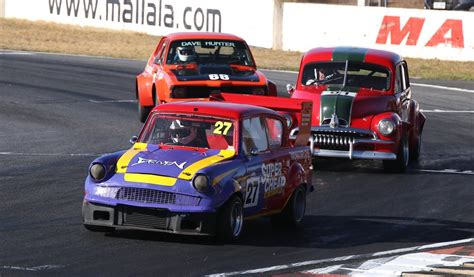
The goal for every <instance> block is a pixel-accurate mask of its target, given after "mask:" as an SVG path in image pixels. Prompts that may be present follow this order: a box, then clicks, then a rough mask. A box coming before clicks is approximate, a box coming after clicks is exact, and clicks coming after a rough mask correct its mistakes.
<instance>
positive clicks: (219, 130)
mask: <svg viewBox="0 0 474 277" xmlns="http://www.w3.org/2000/svg"><path fill="white" fill-rule="evenodd" d="M214 127H215V129H214V134H216V135H224V136H226V135H227V133H228V132H229V129H230V127H232V123H231V122H222V121H217V122H216V124H214Z"/></svg>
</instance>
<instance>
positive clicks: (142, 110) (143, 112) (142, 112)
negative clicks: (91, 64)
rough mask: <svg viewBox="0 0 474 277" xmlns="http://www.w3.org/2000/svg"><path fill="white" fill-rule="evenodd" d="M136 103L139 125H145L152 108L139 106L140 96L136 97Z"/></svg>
mask: <svg viewBox="0 0 474 277" xmlns="http://www.w3.org/2000/svg"><path fill="white" fill-rule="evenodd" d="M137 101H138V119H139V120H140V122H141V123H145V121H146V119H147V117H148V115H149V114H150V112H151V109H152V108H153V107H149V106H142V105H140V95H138V99H137Z"/></svg>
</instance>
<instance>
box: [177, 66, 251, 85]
mask: <svg viewBox="0 0 474 277" xmlns="http://www.w3.org/2000/svg"><path fill="white" fill-rule="evenodd" d="M170 72H171V73H172V74H173V75H174V76H175V77H176V79H177V80H178V81H181V82H186V81H209V80H211V81H247V82H259V81H260V79H259V76H258V74H257V71H256V70H255V69H253V68H249V67H245V69H238V68H237V67H231V66H230V65H227V64H201V65H198V66H195V67H184V66H183V67H177V68H176V69H171V70H170Z"/></svg>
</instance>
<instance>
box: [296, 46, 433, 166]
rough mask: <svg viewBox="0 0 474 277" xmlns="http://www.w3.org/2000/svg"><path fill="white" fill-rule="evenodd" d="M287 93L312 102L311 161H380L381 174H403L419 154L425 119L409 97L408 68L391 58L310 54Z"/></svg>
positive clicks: (362, 52)
mask: <svg viewBox="0 0 474 277" xmlns="http://www.w3.org/2000/svg"><path fill="white" fill-rule="evenodd" d="M288 92H289V93H290V94H291V95H292V97H294V98H299V99H311V100H313V115H312V116H313V120H312V122H313V123H312V124H313V127H312V136H311V139H310V145H311V149H312V153H313V156H316V157H335V158H349V159H379V160H383V165H384V169H385V170H386V171H389V172H402V171H404V170H405V169H406V167H407V165H408V162H409V160H417V159H418V157H419V155H420V149H421V134H422V131H423V126H424V123H425V116H424V115H423V113H421V112H420V108H419V105H418V103H417V102H416V101H415V100H414V99H413V97H412V92H411V88H410V81H409V75H408V66H407V63H406V61H405V60H404V59H403V58H402V57H400V56H399V55H397V54H395V53H391V52H387V51H381V50H373V49H367V48H351V47H336V48H315V49H312V50H310V51H308V52H307V53H306V54H305V55H304V56H303V58H302V61H301V67H300V72H299V75H298V80H297V85H296V88H294V87H292V86H291V85H288ZM297 133H298V129H297V128H296V129H294V130H292V135H294V134H297Z"/></svg>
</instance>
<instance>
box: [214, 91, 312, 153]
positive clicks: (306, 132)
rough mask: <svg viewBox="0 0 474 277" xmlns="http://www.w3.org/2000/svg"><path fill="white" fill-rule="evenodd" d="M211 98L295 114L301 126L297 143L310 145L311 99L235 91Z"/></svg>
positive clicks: (298, 144)
mask: <svg viewBox="0 0 474 277" xmlns="http://www.w3.org/2000/svg"><path fill="white" fill-rule="evenodd" d="M210 100H211V101H226V102H230V103H236V104H247V105H254V106H260V107H265V108H269V109H272V110H275V111H278V112H282V113H290V114H293V115H294V116H295V117H296V120H297V122H298V127H299V132H298V135H297V136H296V140H295V145H296V146H306V145H308V140H309V138H310V136H311V118H312V116H311V113H312V111H313V102H312V101H311V100H306V99H304V100H303V99H296V98H284V97H275V96H258V95H248V94H245V95H241V94H235V93H220V94H213V95H212V96H211V98H210Z"/></svg>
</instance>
